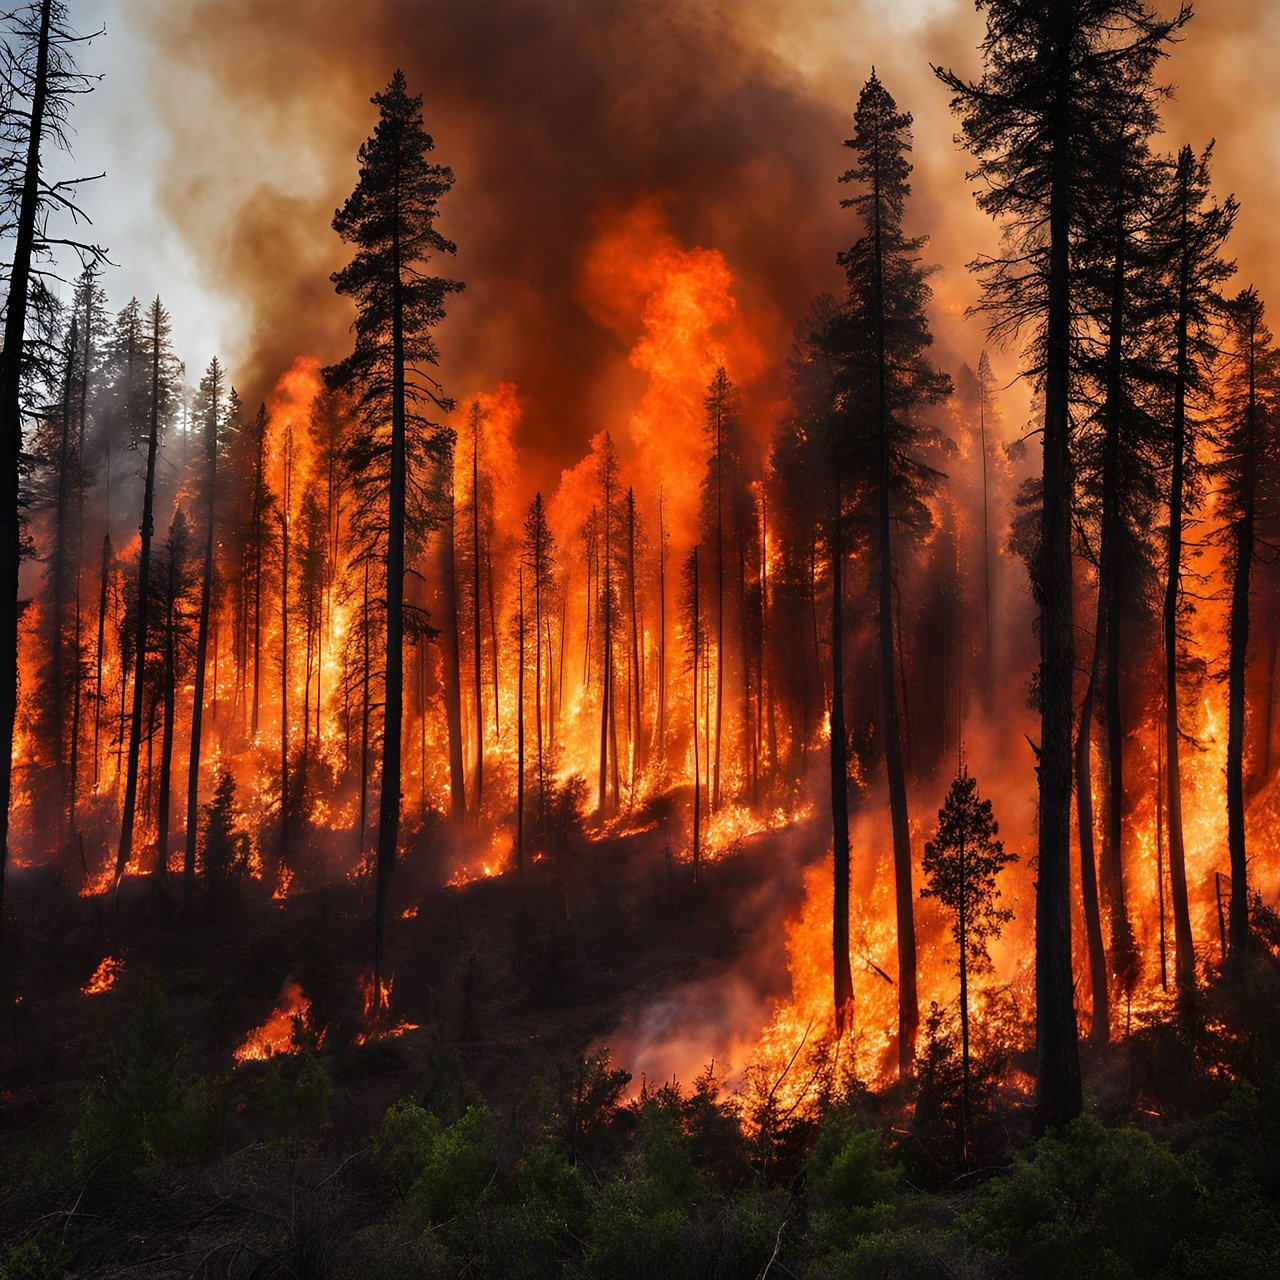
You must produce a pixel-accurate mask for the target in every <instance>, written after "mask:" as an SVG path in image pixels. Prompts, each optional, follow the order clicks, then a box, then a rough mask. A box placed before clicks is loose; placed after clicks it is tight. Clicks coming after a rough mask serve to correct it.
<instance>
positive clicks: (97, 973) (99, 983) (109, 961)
mask: <svg viewBox="0 0 1280 1280" xmlns="http://www.w3.org/2000/svg"><path fill="white" fill-rule="evenodd" d="M123 971H124V961H123V960H117V959H116V958H115V956H103V958H102V961H101V962H100V963H99V965H98V967H97V968H96V969H95V970H94V971H93V977H91V978H90V979H89V981H88V982H86V983H85V984H84V986H83V987H81V988H80V990H81V991H83V992H84V994H85V995H87V996H100V995H102V993H103V992H104V991H110V990H111V988H112V987H114V986H115V985H116V979H117V978H118V977H119V976H120V974H121V973H122V972H123Z"/></svg>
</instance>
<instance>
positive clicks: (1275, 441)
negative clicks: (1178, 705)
mask: <svg viewBox="0 0 1280 1280" xmlns="http://www.w3.org/2000/svg"><path fill="white" fill-rule="evenodd" d="M1230 319H1231V347H1230V363H1229V365H1228V369H1227V381H1226V388H1225V396H1224V404H1223V409H1222V416H1223V422H1222V427H1221V432H1220V436H1221V438H1220V441H1219V457H1218V461H1217V464H1216V467H1215V471H1216V478H1217V482H1218V495H1219V511H1220V512H1221V515H1222V518H1223V528H1222V535H1221V536H1222V540H1223V542H1224V543H1225V547H1226V558H1227V573H1228V577H1229V579H1230V583H1231V610H1230V618H1229V623H1228V636H1227V639H1228V671H1227V847H1228V852H1229V854H1230V858H1231V903H1230V911H1229V916H1228V926H1229V927H1228V943H1229V945H1228V956H1229V957H1230V958H1231V959H1232V960H1238V959H1241V958H1243V957H1244V956H1245V955H1246V954H1247V953H1248V950H1249V936H1250V934H1249V860H1248V848H1247V840H1246V832H1245V811H1244V736H1245V714H1246V710H1247V708H1246V682H1245V675H1246V671H1247V666H1248V659H1249V621H1250V605H1251V600H1250V592H1251V590H1252V572H1253V567H1254V562H1255V560H1256V558H1257V556H1258V554H1259V544H1262V545H1266V544H1267V543H1269V542H1271V541H1273V540H1274V538H1275V536H1276V533H1277V531H1278V530H1280V350H1278V349H1277V348H1276V346H1275V342H1274V340H1273V338H1272V335H1271V330H1270V328H1269V326H1268V325H1267V321H1266V311H1265V308H1264V307H1263V304H1262V299H1261V298H1260V297H1259V296H1258V293H1257V291H1256V290H1255V289H1252V288H1249V289H1245V290H1243V291H1242V292H1240V293H1239V294H1237V296H1236V297H1235V298H1234V299H1232V302H1231V313H1230Z"/></svg>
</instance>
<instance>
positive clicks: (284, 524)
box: [280, 429, 293, 870]
mask: <svg viewBox="0 0 1280 1280" xmlns="http://www.w3.org/2000/svg"><path fill="white" fill-rule="evenodd" d="M292 501H293V432H292V429H290V432H289V435H288V437H287V438H286V443H285V454H284V501H283V502H282V503H281V504H280V866H281V868H282V869H284V870H290V869H291V868H290V863H289V640H290V636H289V506H290V503H291V502H292Z"/></svg>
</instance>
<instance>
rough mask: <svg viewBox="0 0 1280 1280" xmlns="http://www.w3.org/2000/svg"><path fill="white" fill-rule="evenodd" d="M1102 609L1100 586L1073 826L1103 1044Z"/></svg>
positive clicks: (1093, 1035) (1079, 737)
mask: <svg viewBox="0 0 1280 1280" xmlns="http://www.w3.org/2000/svg"><path fill="white" fill-rule="evenodd" d="M1106 625H1107V621H1106V609H1105V607H1104V603H1103V599H1102V592H1101V587H1099V592H1098V604H1097V621H1096V624H1095V628H1094V641H1093V659H1092V661H1091V662H1090V664H1089V682H1088V684H1086V685H1085V692H1084V701H1083V702H1082V703H1081V706H1080V725H1079V728H1078V729H1077V731H1076V750H1075V765H1076V829H1077V833H1078V835H1079V840H1080V898H1081V904H1082V906H1083V909H1084V932H1085V940H1086V943H1087V947H1088V953H1089V991H1090V997H1091V1004H1092V1017H1091V1021H1090V1024H1089V1039H1090V1041H1091V1042H1092V1043H1093V1044H1094V1045H1104V1044H1106V1043H1107V1042H1108V1041H1109V1040H1110V1039H1111V1002H1110V987H1109V985H1108V973H1107V954H1106V948H1105V946H1104V944H1103V940H1102V913H1101V910H1100V906H1099V902H1098V871H1097V862H1096V859H1095V856H1094V841H1093V761H1092V742H1093V699H1094V691H1095V689H1096V688H1097V685H1098V672H1099V669H1100V667H1101V665H1102V646H1103V632H1104V631H1105V629H1106Z"/></svg>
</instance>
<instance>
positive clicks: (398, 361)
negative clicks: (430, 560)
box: [326, 71, 462, 1003]
mask: <svg viewBox="0 0 1280 1280" xmlns="http://www.w3.org/2000/svg"><path fill="white" fill-rule="evenodd" d="M373 104H374V105H375V106H376V107H377V108H378V124H377V126H376V128H375V130H374V133H373V135H372V137H370V138H369V139H368V140H367V141H366V142H364V143H363V144H362V145H361V148H360V157H359V158H360V180H359V182H358V184H357V186H356V188H355V190H354V191H353V192H352V194H351V195H350V196H349V197H348V199H347V201H346V203H345V204H344V205H343V206H342V208H341V209H339V210H338V212H337V214H336V215H335V216H334V220H333V225H334V230H335V231H337V233H338V235H339V236H340V237H341V238H342V239H343V241H345V242H346V243H348V244H352V245H354V246H355V247H356V254H355V257H354V258H353V260H352V261H351V263H350V264H349V265H347V266H346V267H344V268H343V269H342V270H341V271H338V272H336V273H335V274H334V276H333V281H334V285H335V286H336V288H337V291H338V292H339V293H340V294H342V295H344V296H347V297H350V298H352V299H354V301H355V303H356V309H357V313H356V322H355V333H356V342H355V350H354V351H353V352H352V354H351V355H350V356H348V357H347V358H346V359H345V360H343V361H342V362H341V363H339V364H337V365H334V366H332V367H331V368H329V369H328V370H326V379H327V381H328V383H329V385H330V386H331V387H333V388H339V389H344V390H349V391H350V392H351V393H352V394H353V396H354V399H355V401H356V404H357V405H358V407H359V409H360V411H361V413H362V415H363V418H364V433H365V439H364V441H363V446H364V451H365V453H366V455H367V457H368V458H369V461H370V462H371V463H376V464H377V465H376V467H375V468H373V469H374V470H375V472H376V484H377V487H378V488H380V489H381V488H383V486H384V485H385V488H384V489H383V496H384V500H385V505H384V510H385V521H386V524H385V528H386V549H387V551H386V559H387V580H386V679H385V690H384V719H383V735H382V791H381V799H380V801H379V815H378V856H377V870H376V887H375V907H374V944H373V969H374V973H373V990H374V991H375V993H377V994H376V996H375V1000H376V1001H378V1002H379V1003H380V1001H381V990H382V988H381V974H382V933H383V921H384V918H385V915H386V903H387V893H388V891H389V887H390V882H391V874H392V871H393V869H394V867H395V860H396V846H397V843H398V837H399V831H400V757H401V718H402V715H403V709H404V575H405V524H406V516H407V513H408V512H407V509H408V508H409V506H410V505H411V503H410V493H411V491H413V490H414V489H415V487H416V486H420V485H421V484H422V482H423V477H422V474H421V472H422V465H421V464H422V456H423V454H424V453H426V454H427V455H434V456H435V457H436V458H437V459H439V458H440V457H441V456H442V455H443V453H444V451H445V447H446V445H447V443H448V433H447V431H446V430H445V428H443V427H442V426H440V425H439V423H438V422H436V421H434V420H433V419H434V415H436V414H443V413H447V412H448V411H449V410H450V409H452V407H453V406H452V402H451V401H450V400H449V398H448V397H447V396H446V395H445V394H444V391H443V390H442V388H441V386H440V384H439V382H438V381H437V380H436V378H435V377H434V375H433V374H432V372H431V370H432V369H434V368H435V366H436V364H437V363H438V356H437V350H436V344H435V341H434V339H433V337H432V330H433V329H434V328H435V326H436V325H437V324H439V322H440V321H441V320H442V319H443V318H444V308H445V300H446V299H447V298H448V296H449V295H450V294H452V293H456V292H458V291H459V290H460V289H461V288H462V285H461V284H460V283H458V282H457V281H454V280H448V279H445V278H444V277H441V276H433V275H429V274H427V272H426V271H425V270H424V265H425V264H426V263H427V262H428V261H429V260H430V259H431V258H433V257H436V256H439V255H448V254H452V253H454V251H455V247H454V245H453V244H452V242H450V241H449V240H446V239H445V238H444V236H442V235H441V234H440V232H439V231H438V230H437V229H436V218H437V215H438V212H439V202H440V200H441V198H442V197H443V196H445V195H446V194H448V192H449V190H450V189H451V188H452V186H453V173H452V172H451V171H450V170H449V169H448V168H446V167H444V166H442V165H437V164H432V163H431V162H430V161H429V160H428V158H427V157H428V155H429V153H430V152H431V151H432V150H433V149H434V146H435V144H434V142H433V141H432V139H431V136H430V135H429V134H428V133H427V132H426V131H425V130H424V129H423V127H422V114H421V108H422V99H421V97H415V96H412V95H410V93H409V92H408V88H407V86H406V83H405V78H404V73H403V72H401V71H396V73H395V75H394V76H393V77H392V79H391V83H390V84H389V85H388V86H387V88H386V89H385V90H384V91H383V92H382V93H379V94H376V95H375V96H374V98H373ZM418 496H419V497H421V496H422V495H421V493H420V491H419V493H418Z"/></svg>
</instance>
